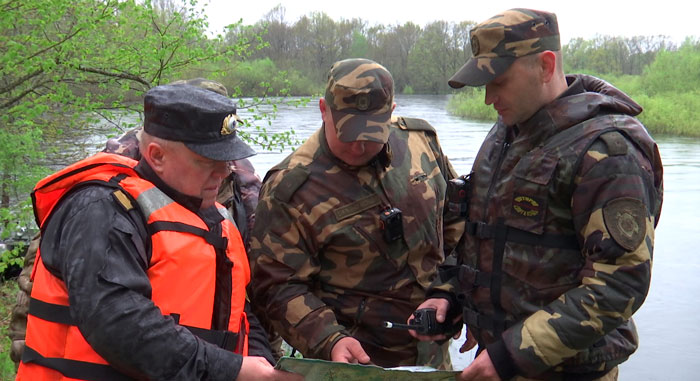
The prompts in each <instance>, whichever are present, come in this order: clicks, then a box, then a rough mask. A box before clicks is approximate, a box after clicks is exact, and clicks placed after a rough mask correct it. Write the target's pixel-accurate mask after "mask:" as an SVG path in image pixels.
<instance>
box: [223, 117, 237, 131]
mask: <svg viewBox="0 0 700 381" xmlns="http://www.w3.org/2000/svg"><path fill="white" fill-rule="evenodd" d="M235 130H236V115H235V114H229V115H228V116H227V117H226V118H224V123H223V124H222V126H221V135H231V134H232V133H233V132H234V131H235Z"/></svg>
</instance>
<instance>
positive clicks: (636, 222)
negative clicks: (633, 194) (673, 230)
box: [603, 197, 646, 251]
mask: <svg viewBox="0 0 700 381" xmlns="http://www.w3.org/2000/svg"><path fill="white" fill-rule="evenodd" d="M603 220H604V221H605V227H606V228H608V232H609V233H610V237H612V239H613V240H615V242H617V244H618V245H620V246H622V247H623V248H624V249H625V250H628V251H633V250H635V249H636V248H637V247H639V245H640V244H641V243H642V241H643V240H644V237H645V236H646V222H645V220H646V208H645V207H644V204H643V203H642V202H641V201H640V200H637V199H635V198H630V197H621V198H616V199H614V200H611V201H609V202H608V203H607V204H606V205H605V207H603Z"/></svg>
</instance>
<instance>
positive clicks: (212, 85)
mask: <svg viewBox="0 0 700 381" xmlns="http://www.w3.org/2000/svg"><path fill="white" fill-rule="evenodd" d="M170 84H171V85H190V86H196V87H199V88H202V89H205V90H210V91H213V92H215V93H218V94H221V95H223V96H225V97H227V96H228V90H226V87H225V86H224V85H222V84H220V83H219V82H216V81H212V80H210V79H206V78H192V79H180V80H177V81H172V82H170Z"/></svg>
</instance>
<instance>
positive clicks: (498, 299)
mask: <svg viewBox="0 0 700 381" xmlns="http://www.w3.org/2000/svg"><path fill="white" fill-rule="evenodd" d="M567 79H568V81H569V83H570V87H569V90H568V91H567V93H565V94H564V96H562V97H560V98H559V99H558V100H556V101H555V102H553V103H551V104H549V105H547V106H545V107H544V108H542V109H541V110H540V111H539V112H537V113H536V114H535V115H534V116H533V117H532V118H531V119H529V120H528V121H526V122H525V123H522V124H520V125H518V126H517V128H518V130H519V133H518V134H517V135H515V134H513V133H512V132H509V131H513V129H511V128H508V127H506V126H504V125H503V124H501V123H497V124H496V125H495V126H494V128H493V129H492V130H491V132H490V133H489V134H488V136H487V138H486V140H485V142H484V144H483V146H482V148H481V150H480V152H479V153H478V155H477V157H476V160H475V162H474V167H473V168H474V169H473V172H472V176H471V180H472V182H471V186H472V193H471V200H470V202H471V205H470V208H469V222H468V223H467V228H466V232H467V233H466V235H465V237H464V238H465V239H464V241H463V243H464V245H463V246H461V247H460V248H459V253H460V260H461V264H462V265H463V266H462V267H461V268H460V271H459V277H458V279H456V281H457V287H458V290H459V293H461V299H462V300H463V301H465V303H464V305H463V307H464V318H465V323H466V324H467V326H468V329H470V330H471V331H472V333H473V334H474V336H475V338H477V340H478V342H479V345H480V347H481V348H484V347H485V348H487V349H488V352H489V356H490V357H491V359H492V361H493V363H494V365H496V367H498V366H499V365H500V366H502V367H503V366H505V365H504V364H503V363H502V362H501V363H499V361H507V360H503V358H507V359H509V361H512V364H513V366H514V367H515V369H513V370H514V371H516V372H517V373H519V374H523V375H526V376H529V377H536V378H538V379H548V380H549V379H559V378H564V379H566V378H567V377H573V376H574V375H575V376H577V377H579V378H577V379H595V378H598V377H601V376H602V375H604V374H605V373H607V372H608V371H610V370H611V369H613V368H614V367H615V366H617V365H618V364H619V363H621V362H623V361H625V360H626V359H627V358H628V356H629V355H630V354H632V353H633V352H634V351H635V350H636V348H637V344H638V339H637V334H636V330H635V326H634V323H633V321H632V319H631V316H632V314H633V313H634V312H635V311H636V310H637V309H638V308H639V307H640V306H641V304H642V302H643V301H644V298H645V297H646V294H647V291H648V289H649V281H650V275H651V274H650V271H651V255H652V252H653V243H654V227H655V225H656V223H657V222H658V218H659V213H660V209H661V197H662V189H661V187H662V185H661V183H662V168H661V162H660V158H659V153H658V150H657V147H656V144H655V143H654V142H653V140H652V139H651V138H650V137H649V135H648V134H647V132H646V130H645V129H644V127H643V126H642V125H641V124H640V123H639V121H637V119H635V118H633V115H636V114H638V113H639V112H641V107H639V105H637V104H636V103H634V101H632V100H631V99H629V98H628V97H627V96H625V95H624V94H622V93H621V92H619V91H618V90H617V89H615V88H613V87H612V86H610V85H608V84H606V83H603V82H602V81H600V80H597V79H594V78H592V77H574V76H570V77H567ZM593 87H599V88H600V91H599V92H585V91H584V89H585V90H587V91H591V90H592V88H593ZM603 93H605V94H607V95H603ZM601 110H605V111H604V112H601ZM514 135H515V136H514ZM499 373H500V372H499Z"/></svg>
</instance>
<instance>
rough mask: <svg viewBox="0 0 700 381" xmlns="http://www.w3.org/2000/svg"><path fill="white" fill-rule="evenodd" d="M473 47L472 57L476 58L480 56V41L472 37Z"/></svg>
mask: <svg viewBox="0 0 700 381" xmlns="http://www.w3.org/2000/svg"><path fill="white" fill-rule="evenodd" d="M471 42H472V43H471V45H472V55H473V56H474V57H476V56H478V55H479V39H478V38H477V37H476V36H472V38H471Z"/></svg>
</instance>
